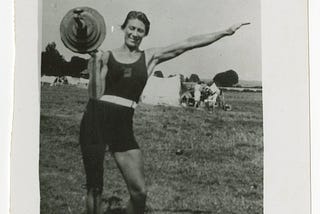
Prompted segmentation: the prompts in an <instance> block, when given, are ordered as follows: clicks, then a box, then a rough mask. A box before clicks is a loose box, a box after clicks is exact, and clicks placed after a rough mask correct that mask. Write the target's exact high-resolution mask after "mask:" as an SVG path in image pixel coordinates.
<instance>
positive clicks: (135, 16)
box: [121, 11, 150, 36]
mask: <svg viewBox="0 0 320 214" xmlns="http://www.w3.org/2000/svg"><path fill="white" fill-rule="evenodd" d="M130 19H138V20H140V21H141V22H143V24H144V26H145V27H146V36H147V35H148V34H149V29H150V22H149V20H148V18H147V16H146V14H144V13H143V12H140V11H130V12H129V13H128V15H127V17H126V19H125V20H124V22H123V24H122V25H121V29H122V30H123V29H124V28H125V27H126V26H127V24H128V22H129V20H130Z"/></svg>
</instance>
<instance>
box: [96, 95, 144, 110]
mask: <svg viewBox="0 0 320 214" xmlns="http://www.w3.org/2000/svg"><path fill="white" fill-rule="evenodd" d="M100 100H102V101H107V102H110V103H115V104H118V105H121V106H125V107H129V108H133V109H135V108H136V107H137V105H138V104H137V103H136V102H135V101H132V100H129V99H126V98H123V97H118V96H114V95H103V96H102V97H101V98H100Z"/></svg>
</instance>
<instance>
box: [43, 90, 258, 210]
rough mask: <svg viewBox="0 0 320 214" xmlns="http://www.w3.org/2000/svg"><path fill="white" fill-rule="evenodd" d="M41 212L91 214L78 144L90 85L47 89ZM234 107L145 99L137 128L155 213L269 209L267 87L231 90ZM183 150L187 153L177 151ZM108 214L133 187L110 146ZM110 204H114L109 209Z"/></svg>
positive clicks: (227, 96)
mask: <svg viewBox="0 0 320 214" xmlns="http://www.w3.org/2000/svg"><path fill="white" fill-rule="evenodd" d="M41 99H42V100H41V131H40V132H41V134H40V163H39V164H40V185H41V187H40V190H41V213H44V214H51V213H54V214H60V213H76V214H77V213H84V195H85V193H86V190H85V189H82V188H81V186H82V185H83V184H84V183H85V176H84V170H83V166H82V159H81V155H80V147H79V144H78V136H79V123H80V120H81V116H82V112H83V110H84V108H85V105H86V101H87V93H86V91H85V90H84V89H78V88H76V87H72V86H59V87H49V86H44V87H43V88H42V96H41ZM225 99H226V102H227V103H228V104H231V105H232V107H233V109H232V111H229V112H226V111H222V110H216V111H214V112H213V113H212V114H210V113H208V112H206V111H199V110H193V109H184V108H175V107H161V106H147V105H143V104H142V105H140V106H139V107H138V108H137V109H136V114H135V117H134V131H135V136H136V139H137V141H138V142H139V144H140V147H141V149H142V150H143V153H144V159H145V170H146V179H147V185H148V192H149V193H148V201H147V213H192V214H195V213H221V214H229V213H230V214H231V213H232V214H244V213H248V214H251V213H252V214H253V213H261V214H262V213H263V204H262V202H263V141H262V139H263V137H262V136H263V132H262V130H263V128H262V96H261V93H240V92H226V93H225ZM177 149H183V150H184V152H183V154H182V155H176V154H175V152H176V150H177ZM104 182H105V184H104V192H103V197H104V202H105V207H106V213H116V210H117V208H119V207H122V206H124V205H125V204H126V201H127V199H128V193H127V190H126V187H125V183H124V182H123V180H122V178H121V175H120V172H119V171H118V169H117V167H116V165H115V163H114V161H113V159H112V157H111V155H110V154H109V153H108V152H106V156H105V177H104ZM107 207H109V208H107Z"/></svg>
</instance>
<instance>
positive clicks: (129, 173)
mask: <svg viewBox="0 0 320 214" xmlns="http://www.w3.org/2000/svg"><path fill="white" fill-rule="evenodd" d="M114 158H115V160H116V163H117V165H118V167H119V169H120V171H121V173H122V175H123V178H124V180H125V182H126V184H127V187H128V191H129V193H130V200H129V203H128V206H127V213H128V214H143V213H144V209H145V205H146V197H147V191H146V185H145V178H144V170H143V159H142V154H141V151H140V150H139V149H133V150H129V151H125V152H115V153H114Z"/></svg>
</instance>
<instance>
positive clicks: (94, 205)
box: [86, 189, 103, 214]
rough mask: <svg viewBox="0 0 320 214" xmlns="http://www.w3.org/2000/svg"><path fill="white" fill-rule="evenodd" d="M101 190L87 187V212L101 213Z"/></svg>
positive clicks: (91, 213) (92, 213) (90, 213)
mask: <svg viewBox="0 0 320 214" xmlns="http://www.w3.org/2000/svg"><path fill="white" fill-rule="evenodd" d="M101 202H102V201H101V192H97V191H96V190H94V189H89V190H88V194H87V199H86V204H87V214H102V213H103V211H102V203H101Z"/></svg>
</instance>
